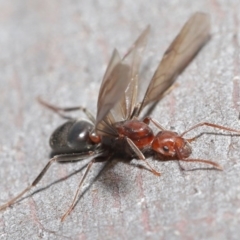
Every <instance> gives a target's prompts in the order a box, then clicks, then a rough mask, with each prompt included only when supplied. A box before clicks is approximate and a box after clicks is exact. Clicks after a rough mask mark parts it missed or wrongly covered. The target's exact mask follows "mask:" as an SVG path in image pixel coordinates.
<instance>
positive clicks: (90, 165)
mask: <svg viewBox="0 0 240 240" xmlns="http://www.w3.org/2000/svg"><path fill="white" fill-rule="evenodd" d="M94 162H95V159H93V160H92V161H91V162H90V163H89V164H88V165H87V169H86V171H85V173H84V175H83V177H82V179H81V181H80V183H79V185H78V188H77V191H76V193H75V196H74V198H73V201H72V204H71V206H70V207H69V209H68V210H67V211H66V212H65V213H64V215H63V216H62V217H61V222H63V221H64V220H65V218H66V217H67V216H68V215H69V214H70V212H71V211H72V210H73V208H74V206H75V204H76V202H77V199H78V195H79V192H80V189H81V186H82V184H83V182H84V180H85V178H86V176H87V174H88V172H89V170H90V168H91V167H92V165H93V163H94Z"/></svg>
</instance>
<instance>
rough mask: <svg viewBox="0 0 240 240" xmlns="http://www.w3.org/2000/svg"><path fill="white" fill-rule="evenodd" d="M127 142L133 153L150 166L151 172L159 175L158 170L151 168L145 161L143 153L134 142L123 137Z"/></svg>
mask: <svg viewBox="0 0 240 240" xmlns="http://www.w3.org/2000/svg"><path fill="white" fill-rule="evenodd" d="M125 139H126V141H127V143H128V144H129V146H130V147H131V149H132V150H133V151H134V153H135V154H136V155H137V156H138V158H139V159H140V160H142V161H144V162H145V163H146V164H147V166H148V167H149V168H150V170H151V172H152V173H153V174H154V175H156V176H160V175H161V173H159V172H158V171H156V170H155V169H153V168H152V167H151V165H150V164H149V163H148V162H147V160H146V158H145V156H144V155H143V153H142V152H141V151H140V150H139V148H138V147H137V146H136V145H135V144H134V142H133V141H132V140H131V139H130V138H127V137H125Z"/></svg>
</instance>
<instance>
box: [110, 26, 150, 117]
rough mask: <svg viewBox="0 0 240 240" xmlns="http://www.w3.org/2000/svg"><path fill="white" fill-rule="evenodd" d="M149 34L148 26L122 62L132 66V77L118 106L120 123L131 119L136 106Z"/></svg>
mask: <svg viewBox="0 0 240 240" xmlns="http://www.w3.org/2000/svg"><path fill="white" fill-rule="evenodd" d="M149 32H150V26H147V27H146V29H145V30H144V31H143V32H142V34H141V35H140V36H139V37H138V38H137V40H136V41H135V42H134V44H133V45H132V47H131V48H130V49H129V51H128V52H127V54H126V55H125V56H124V58H123V60H122V62H124V63H125V64H127V65H129V66H130V76H129V84H128V86H127V88H126V90H125V92H124V94H123V97H122V99H121V101H120V102H119V104H118V105H116V108H117V111H118V113H120V114H121V115H120V117H121V118H120V119H118V120H119V121H121V120H127V119H129V118H130V116H131V114H132V112H133V109H134V107H135V105H136V100H137V95H138V80H139V67H140V64H141V60H142V56H143V53H144V50H145V47H146V44H147V39H148V35H149ZM114 110H115V109H113V111H114Z"/></svg>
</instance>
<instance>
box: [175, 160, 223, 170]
mask: <svg viewBox="0 0 240 240" xmlns="http://www.w3.org/2000/svg"><path fill="white" fill-rule="evenodd" d="M179 161H184V162H200V163H205V164H210V165H212V166H213V167H214V168H216V169H217V170H220V171H223V168H222V166H221V165H219V164H218V163H215V162H213V161H210V160H204V159H193V158H191V159H190V158H189V159H188V158H183V159H179Z"/></svg>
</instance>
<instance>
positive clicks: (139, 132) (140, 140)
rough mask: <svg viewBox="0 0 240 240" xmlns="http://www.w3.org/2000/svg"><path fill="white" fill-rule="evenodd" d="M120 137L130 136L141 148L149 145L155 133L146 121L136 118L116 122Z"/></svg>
mask: <svg viewBox="0 0 240 240" xmlns="http://www.w3.org/2000/svg"><path fill="white" fill-rule="evenodd" d="M115 127H116V129H117V131H118V134H119V137H128V138H130V139H131V140H132V141H133V142H134V144H135V145H136V146H137V147H138V148H139V149H143V148H146V147H149V146H150V145H151V143H152V141H153V138H154V135H153V131H152V130H151V128H150V127H149V126H148V125H147V124H146V123H144V122H140V121H138V120H136V119H134V120H129V121H125V122H118V123H116V124H115Z"/></svg>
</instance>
